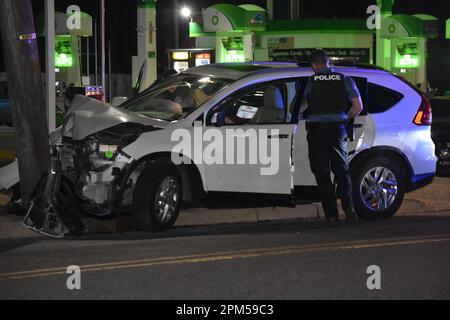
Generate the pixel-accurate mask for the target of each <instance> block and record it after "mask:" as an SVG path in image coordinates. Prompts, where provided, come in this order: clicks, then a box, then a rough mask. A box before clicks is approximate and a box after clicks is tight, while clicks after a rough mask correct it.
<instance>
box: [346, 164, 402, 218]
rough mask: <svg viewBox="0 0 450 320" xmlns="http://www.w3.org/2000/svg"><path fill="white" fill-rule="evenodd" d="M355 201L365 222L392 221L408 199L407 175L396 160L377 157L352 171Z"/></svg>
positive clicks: (358, 212)
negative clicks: (405, 199)
mask: <svg viewBox="0 0 450 320" xmlns="http://www.w3.org/2000/svg"><path fill="white" fill-rule="evenodd" d="M352 176H353V197H354V201H355V209H356V212H357V214H358V216H359V217H360V218H361V219H364V220H381V219H388V218H390V217H392V216H393V215H394V214H395V213H396V212H397V211H398V209H399V208H400V206H401V204H402V202H403V198H404V195H405V174H404V172H403V170H402V169H401V168H400V166H399V165H398V164H397V163H396V162H395V161H393V160H391V159H389V158H385V157H376V158H374V159H371V160H369V161H367V162H363V163H362V164H361V165H360V166H359V167H357V168H355V169H354V171H353V175H352Z"/></svg>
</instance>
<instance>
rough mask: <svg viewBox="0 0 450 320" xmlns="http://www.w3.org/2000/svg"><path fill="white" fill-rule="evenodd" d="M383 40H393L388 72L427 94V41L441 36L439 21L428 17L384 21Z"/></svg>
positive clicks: (391, 18) (408, 17)
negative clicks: (398, 75)
mask: <svg viewBox="0 0 450 320" xmlns="http://www.w3.org/2000/svg"><path fill="white" fill-rule="evenodd" d="M381 28H382V29H381V38H382V39H389V40H391V41H390V52H389V51H388V53H389V54H390V59H387V61H388V65H387V67H388V69H390V70H391V71H392V72H395V73H398V74H400V75H401V76H403V77H404V78H405V79H407V80H408V81H410V82H411V83H413V84H414V85H416V86H417V87H418V88H420V89H422V90H424V91H427V68H426V66H427V63H426V58H427V41H428V39H429V38H436V37H438V36H439V21H438V19H436V18H435V17H432V16H430V15H425V14H416V15H412V16H411V15H404V14H396V15H392V16H389V17H386V18H384V19H382V22H381Z"/></svg>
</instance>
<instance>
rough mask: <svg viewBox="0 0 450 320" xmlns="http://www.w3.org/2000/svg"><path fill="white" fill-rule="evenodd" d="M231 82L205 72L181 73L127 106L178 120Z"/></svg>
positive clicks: (152, 114)
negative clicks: (199, 73) (201, 73)
mask: <svg viewBox="0 0 450 320" xmlns="http://www.w3.org/2000/svg"><path fill="white" fill-rule="evenodd" d="M230 82H231V81H230V80H227V79H217V78H211V77H208V76H203V75H186V74H180V75H176V76H173V77H170V78H168V79H166V80H164V81H163V82H161V83H160V84H158V85H156V86H155V87H154V88H153V89H150V90H149V91H147V92H144V93H143V94H142V95H141V96H138V97H137V98H136V99H134V100H133V101H130V103H127V104H126V105H124V108H125V109H126V110H128V111H131V112H137V113H139V114H142V115H144V116H147V117H150V118H157V119H162V120H167V121H173V120H178V119H180V118H184V117H186V116H187V115H188V114H190V113H191V112H193V111H195V110H196V109H197V108H198V107H200V106H201V105H203V104H204V103H205V102H206V101H208V100H209V99H211V98H212V97H213V96H215V95H216V93H217V92H219V91H220V90H221V89H222V88H224V87H225V86H226V85H228V84H229V83H230Z"/></svg>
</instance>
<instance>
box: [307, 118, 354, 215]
mask: <svg viewBox="0 0 450 320" xmlns="http://www.w3.org/2000/svg"><path fill="white" fill-rule="evenodd" d="M307 129H308V149H309V161H310V166H311V170H312V173H313V174H314V176H315V177H316V181H317V184H318V186H319V190H320V196H321V200H322V207H323V210H324V212H325V216H326V218H327V219H331V218H334V217H337V216H338V209H337V199H336V192H335V188H334V184H333V182H332V181H331V176H330V173H331V172H333V174H334V176H335V179H336V182H337V186H338V191H339V194H340V196H341V202H342V209H343V210H344V211H346V212H347V211H353V210H354V208H353V197H352V185H351V179H350V174H349V167H348V146H347V140H346V138H347V133H346V127H345V124H344V123H336V122H333V123H309V124H308V128H307ZM330 169H331V171H330Z"/></svg>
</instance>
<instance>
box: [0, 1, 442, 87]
mask: <svg viewBox="0 0 450 320" xmlns="http://www.w3.org/2000/svg"><path fill="white" fill-rule="evenodd" d="M275 1H276V0H275ZM220 2H221V1H218V0H179V3H180V6H182V5H186V6H189V7H190V8H192V11H193V12H201V9H202V8H206V7H208V6H210V5H212V4H215V3H220ZM223 2H227V3H234V4H243V3H253V4H257V5H260V6H262V7H265V5H266V1H265V0H253V1H252V0H244V1H237V0H229V1H223ZM375 2H376V1H375V0H372V1H371V0H342V1H336V0H303V1H300V17H301V18H366V17H367V15H366V13H365V11H366V8H367V6H369V5H370V4H374V3H375ZM99 3H100V1H95V0H56V1H55V6H56V10H58V11H65V9H66V8H67V7H68V6H69V5H71V4H76V5H78V6H80V8H81V10H82V11H85V12H87V13H89V14H90V15H92V16H93V17H94V18H95V17H98V16H99V7H100V6H99ZM174 3H175V1H174V0H159V1H158V2H157V28H158V61H159V63H160V64H161V65H165V64H166V63H167V62H166V50H167V49H168V48H172V47H173V46H174V27H173V26H174V16H175V11H174ZM449 3H450V2H449V1H445V0H444V1H443V0H396V2H395V5H394V13H407V14H415V13H428V14H431V15H433V16H436V17H438V18H439V19H440V20H441V31H442V35H441V37H440V39H436V40H431V41H430V46H429V49H430V56H432V57H438V58H439V59H433V61H431V62H430V63H429V67H430V72H431V73H433V71H434V70H435V71H436V76H435V77H443V76H444V75H442V72H439V70H440V69H441V68H442V66H440V62H439V60H440V61H444V60H449V59H448V56H450V43H449V42H450V40H444V36H443V33H444V30H445V20H446V19H447V18H450V4H449ZM32 4H33V11H34V13H35V17H37V16H38V15H42V14H43V10H44V1H43V0H32ZM106 7H107V8H106V12H107V43H108V41H111V48H112V55H111V58H112V65H113V72H114V73H131V56H133V55H135V54H136V51H137V43H136V31H135V30H136V0H106ZM187 33H188V20H187V19H183V18H180V46H181V47H192V46H193V41H192V39H189V38H188V36H187ZM41 42H42V43H43V41H41ZM93 44H94V42H93V39H91V48H93ZM0 48H1V47H0ZM43 50H44V48H43V46H42V44H41V54H43V52H44V51H43ZM444 57H445V58H444ZM92 60H93V58H92V59H91V62H92ZM447 63H450V62H447ZM445 68H448V69H449V72H450V65H449V66H445ZM92 69H93V65H92V66H91V70H92ZM441 70H442V69H441ZM3 71H4V64H3V56H2V52H1V50H0V72H3ZM441 81H443V79H439V82H441ZM448 87H450V85H449V86H448Z"/></svg>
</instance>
